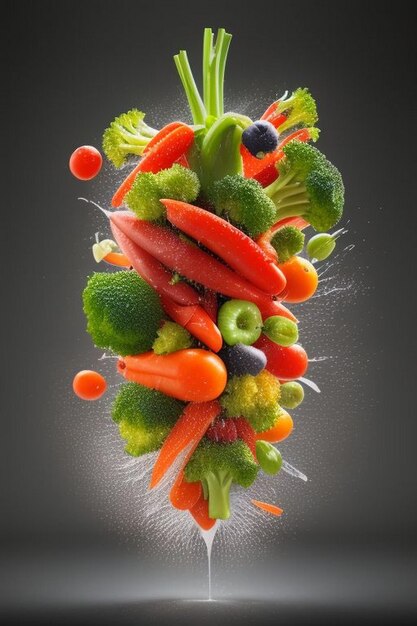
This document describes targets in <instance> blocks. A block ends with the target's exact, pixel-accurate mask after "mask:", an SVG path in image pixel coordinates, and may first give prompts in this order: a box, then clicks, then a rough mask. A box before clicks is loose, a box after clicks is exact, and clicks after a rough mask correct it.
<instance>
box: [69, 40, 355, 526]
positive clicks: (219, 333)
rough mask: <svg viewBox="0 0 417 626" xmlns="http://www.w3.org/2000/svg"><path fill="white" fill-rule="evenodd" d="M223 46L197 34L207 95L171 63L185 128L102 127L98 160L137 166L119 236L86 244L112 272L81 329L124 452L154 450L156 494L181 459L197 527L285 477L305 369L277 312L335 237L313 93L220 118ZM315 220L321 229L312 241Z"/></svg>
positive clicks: (180, 478) (301, 290)
mask: <svg viewBox="0 0 417 626" xmlns="http://www.w3.org/2000/svg"><path fill="white" fill-rule="evenodd" d="M230 40H231V35H229V34H228V33H226V32H225V31H224V29H220V30H219V31H218V33H217V36H216V38H214V36H213V33H212V31H211V29H205V31H204V43H203V90H202V94H200V92H199V90H198V88H197V86H196V83H195V81H194V78H193V74H192V71H191V68H190V65H189V61H188V58H187V53H186V52H185V51H181V52H180V53H179V54H178V55H176V56H175V57H174V60H175V64H176V67H177V69H178V73H179V75H180V78H181V81H182V84H183V87H184V90H185V94H186V96H187V99H188V103H189V107H190V111H191V116H192V123H191V124H187V123H183V122H179V121H175V122H171V123H169V124H168V125H167V126H165V127H164V128H162V129H161V130H157V129H154V128H151V127H150V126H148V125H147V123H145V121H144V118H145V115H144V113H142V112H140V111H138V110H137V109H133V110H130V111H128V112H127V113H124V114H122V115H120V116H119V117H117V118H116V119H115V120H114V121H113V122H112V123H111V125H110V127H109V128H108V129H107V130H106V131H105V133H104V137H103V150H104V153H105V155H106V156H107V158H108V159H109V160H110V161H111V162H112V163H113V165H114V166H115V167H116V168H120V167H122V166H123V167H128V166H129V165H130V164H131V163H133V164H134V166H133V168H132V169H131V171H130V173H129V174H128V176H127V177H126V178H125V180H124V181H123V182H122V184H121V185H120V186H119V188H118V189H117V190H116V192H115V193H114V196H113V199H112V207H113V209H115V210H113V211H108V212H107V215H108V218H109V226H110V231H111V237H112V239H105V240H103V241H101V242H100V241H97V242H96V243H95V244H94V246H93V254H94V258H95V260H96V261H97V262H100V261H102V260H104V261H105V262H107V263H108V264H112V265H113V266H114V269H116V270H117V271H113V272H100V273H94V274H93V275H92V276H90V278H89V279H88V283H87V286H86V288H85V290H84V293H83V303H84V312H85V315H86V317H87V331H88V332H89V333H90V335H91V338H92V340H93V342H94V344H95V345H96V346H97V347H99V348H102V349H105V350H109V351H111V352H113V353H114V354H115V355H117V357H118V361H117V371H118V372H119V374H120V375H121V377H123V378H124V379H125V380H126V382H125V383H123V384H122V385H121V387H120V390H119V391H118V393H117V396H116V398H115V400H114V403H113V408H112V416H113V419H114V421H115V422H116V424H117V425H118V427H119V431H120V436H121V438H122V439H123V440H124V441H125V443H126V447H125V450H126V453H128V454H130V455H133V456H139V455H142V454H148V453H151V452H155V451H158V454H157V457H156V462H155V465H154V469H153V473H152V477H151V482H150V488H151V489H153V488H155V487H156V486H157V485H158V483H160V481H161V479H162V478H163V477H164V476H165V474H166V473H167V471H168V470H169V468H171V467H172V465H173V464H174V462H175V461H176V460H177V459H178V458H179V457H180V456H181V455H182V457H181V458H182V465H181V467H180V469H179V472H178V475H177V477H176V479H175V481H174V484H173V485H172V488H171V492H170V501H171V503H172V505H173V506H174V507H176V508H178V509H182V510H187V511H189V512H190V514H191V515H192V516H193V517H194V519H195V520H196V522H197V523H198V524H199V525H200V527H201V528H203V529H209V528H211V527H212V526H213V525H214V524H215V521H216V519H222V520H226V519H228V518H229V516H230V514H231V511H230V501H229V491H230V489H231V487H232V486H233V485H239V486H240V487H242V488H247V487H249V486H250V485H251V484H252V483H253V482H254V481H255V480H256V477H257V474H258V472H260V471H261V472H265V473H266V474H268V475H271V476H273V475H275V474H277V473H278V472H279V471H280V468H281V464H282V459H281V455H280V453H279V451H278V450H277V449H276V448H275V445H274V444H276V443H279V442H280V441H283V440H284V439H285V438H286V437H288V436H289V435H290V433H291V431H292V428H293V421H292V418H291V417H290V415H289V414H288V413H287V411H286V409H290V410H292V409H295V408H296V407H297V406H298V405H299V404H300V403H301V402H302V401H303V398H304V392H303V388H302V386H301V384H300V382H298V379H300V378H302V377H303V376H304V374H305V372H306V370H307V365H308V359H307V354H306V352H305V350H304V348H302V347H301V345H299V344H298V343H297V341H298V327H297V318H296V316H295V315H294V313H293V312H291V311H290V310H289V309H288V308H287V306H286V304H287V303H299V302H304V301H306V300H308V298H310V297H311V296H312V295H313V294H314V293H315V291H316V288H317V284H318V276H317V272H316V270H315V268H314V265H313V264H312V262H310V261H309V260H307V258H305V257H303V256H301V254H302V253H303V251H304V249H306V252H307V255H308V256H309V257H310V259H311V260H312V261H314V260H323V259H325V258H327V256H329V255H330V254H331V253H332V251H333V249H334V247H335V239H336V237H337V235H338V234H339V232H340V231H338V232H336V233H333V234H330V233H328V232H326V231H328V230H329V229H331V228H333V227H334V226H335V224H336V223H337V222H338V221H339V220H340V218H341V215H342V209H343V197H344V188H343V182H342V178H341V176H340V173H339V172H338V170H337V169H336V167H335V166H334V165H332V164H331V163H330V162H329V161H328V160H327V159H326V157H325V156H324V155H323V154H322V153H321V152H320V151H319V150H317V148H315V147H313V146H312V145H311V144H310V143H309V142H311V141H316V140H317V138H318V134H319V132H318V130H317V128H316V127H315V124H316V122H317V111H316V105H315V102H314V100H313V98H312V96H311V95H310V93H309V91H308V90H307V89H297V90H296V91H294V93H293V94H292V95H291V96H289V97H287V95H284V96H283V97H282V98H280V99H279V100H277V101H276V102H273V103H272V104H271V105H270V106H269V107H268V109H267V110H266V112H265V113H264V114H263V115H262V116H261V118H260V119H259V120H255V121H252V120H251V119H250V118H249V117H247V116H245V115H241V114H239V113H236V112H224V99H223V86H224V73H225V65H226V58H227V54H228V49H229V44H230ZM89 150H90V152H89ZM89 155H90V157H91V158H90V160H89ZM99 156H100V155H99ZM138 157H140V158H139V160H138ZM135 161H136V162H135ZM70 167H71V171H72V172H73V174H74V175H75V176H77V177H79V178H80V179H84V180H85V179H89V178H92V177H93V176H94V175H95V174H97V173H98V171H99V169H100V167H101V157H100V158H98V157H97V151H95V149H93V148H90V147H88V146H85V147H83V149H78V151H76V152H75V153H74V154H73V156H72V157H71V163H70ZM308 227H312V228H313V229H314V230H315V231H317V233H318V234H315V235H314V236H312V237H310V238H309V240H308V241H307V242H306V241H305V234H304V232H303V231H304V230H305V229H307V228H308ZM284 303H285V304H284ZM74 390H75V392H76V393H77V394H78V395H79V396H80V397H82V398H84V399H96V398H98V397H100V395H102V394H103V393H104V392H105V390H106V383H105V380H104V379H103V377H102V376H101V375H99V374H98V373H96V372H89V371H83V372H79V373H78V374H77V376H76V377H75V379H74ZM252 502H253V504H254V505H256V506H258V507H259V508H260V509H262V510H264V511H267V512H269V513H272V514H275V515H280V514H281V513H282V510H281V509H280V508H279V507H277V506H275V505H272V504H268V503H262V502H259V501H257V500H253V501H252Z"/></svg>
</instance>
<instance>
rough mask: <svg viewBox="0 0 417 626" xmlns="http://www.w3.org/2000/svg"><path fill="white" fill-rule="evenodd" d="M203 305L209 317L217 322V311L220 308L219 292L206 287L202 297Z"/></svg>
mask: <svg viewBox="0 0 417 626" xmlns="http://www.w3.org/2000/svg"><path fill="white" fill-rule="evenodd" d="M201 306H202V307H203V309H204V310H205V312H206V313H208V315H209V317H210V318H211V319H212V320H213V322H214V323H216V322H217V311H218V310H219V302H218V300H217V293H216V292H215V291H213V290H212V289H204V293H203V295H202V297H201Z"/></svg>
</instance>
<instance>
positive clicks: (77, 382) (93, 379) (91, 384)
mask: <svg viewBox="0 0 417 626" xmlns="http://www.w3.org/2000/svg"><path fill="white" fill-rule="evenodd" d="M72 388H73V390H74V393H75V394H76V395H77V396H78V397H79V398H81V399H82V400H98V398H100V397H101V396H102V395H103V393H104V392H105V391H106V389H107V383H106V380H105V378H103V376H102V375H101V374H99V373H98V372H93V371H92V370H82V371H81V372H78V374H76V375H75V376H74V380H73V381H72Z"/></svg>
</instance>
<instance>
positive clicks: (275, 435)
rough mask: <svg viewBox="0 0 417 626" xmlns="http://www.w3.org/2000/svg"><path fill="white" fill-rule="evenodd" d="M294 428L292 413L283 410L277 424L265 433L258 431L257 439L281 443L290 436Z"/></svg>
mask: <svg viewBox="0 0 417 626" xmlns="http://www.w3.org/2000/svg"><path fill="white" fill-rule="evenodd" d="M293 428H294V423H293V421H292V417H291V415H289V413H287V411H282V413H281V414H280V416H279V418H278V419H277V421H276V422H275V424H274V425H273V426H272V428H270V429H269V430H265V431H264V432H263V433H256V439H260V440H262V441H269V442H270V443H279V442H280V441H284V439H286V438H287V437H289V436H290V435H291V433H292V430H293Z"/></svg>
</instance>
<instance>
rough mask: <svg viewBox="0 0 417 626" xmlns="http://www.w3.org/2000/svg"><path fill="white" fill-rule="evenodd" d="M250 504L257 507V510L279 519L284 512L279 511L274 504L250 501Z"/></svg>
mask: <svg viewBox="0 0 417 626" xmlns="http://www.w3.org/2000/svg"><path fill="white" fill-rule="evenodd" d="M251 502H252V504H254V505H255V506H257V507H258V509H261V510H262V511H266V512H267V513H270V514H271V515H276V516H277V517H279V516H280V515H282V514H283V513H284V511H283V510H282V509H280V508H279V506H275V505H274V504H268V502H261V501H260V500H251Z"/></svg>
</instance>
